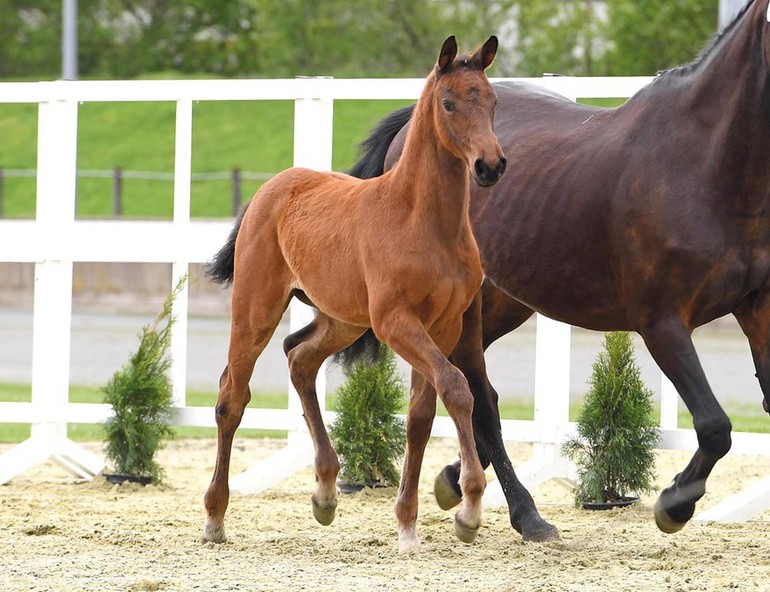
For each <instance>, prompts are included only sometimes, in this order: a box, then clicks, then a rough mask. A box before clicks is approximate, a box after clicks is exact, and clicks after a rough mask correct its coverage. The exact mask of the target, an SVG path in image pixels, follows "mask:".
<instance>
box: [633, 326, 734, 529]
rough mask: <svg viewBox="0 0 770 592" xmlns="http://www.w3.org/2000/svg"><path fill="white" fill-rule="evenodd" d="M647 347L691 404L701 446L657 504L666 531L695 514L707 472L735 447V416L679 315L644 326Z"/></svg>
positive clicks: (657, 516)
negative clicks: (712, 381) (728, 411)
mask: <svg viewBox="0 0 770 592" xmlns="http://www.w3.org/2000/svg"><path fill="white" fill-rule="evenodd" d="M639 333H640V335H641V336H642V338H643V339H644V342H645V344H646V345H647V349H649V351H650V354H652V357H653V359H654V360H655V362H656V363H657V364H658V366H659V367H660V369H661V370H662V371H663V373H664V374H665V375H666V376H668V377H669V379H671V382H672V383H673V384H674V386H675V387H676V390H677V391H678V392H679V394H680V396H681V397H682V400H683V401H684V403H685V405H686V406H687V408H688V409H689V410H690V413H691V414H692V418H693V425H694V427H695V432H696V434H697V436H698V449H697V450H696V451H695V454H694V455H693V457H692V459H691V460H690V462H689V464H688V465H687V467H686V468H685V469H684V470H683V471H682V472H681V473H679V474H678V475H677V476H676V477H674V482H673V484H672V485H671V486H669V487H667V488H666V489H664V490H663V491H662V492H661V494H660V497H659V498H658V502H657V503H656V504H655V522H656V523H657V524H658V528H660V529H661V530H662V531H663V532H668V533H672V532H676V531H678V530H679V529H681V528H682V527H683V526H684V525H685V524H686V523H687V521H688V520H689V519H690V518H692V515H693V514H694V512H695V502H697V501H698V500H699V499H700V498H701V497H703V494H704V493H705V492H706V478H707V477H708V476H709V474H710V473H711V470H712V469H713V468H714V465H715V464H716V462H717V461H718V460H719V459H720V458H722V457H723V456H724V455H725V454H727V452H728V451H729V450H730V445H731V444H732V440H731V438H730V431H731V430H732V426H731V424H730V419H729V418H728V417H727V415H726V414H725V412H724V411H723V410H722V408H721V407H720V406H719V403H718V402H717V400H716V398H715V397H714V393H713V392H712V391H711V387H710V386H709V384H708V382H707V381H706V375H705V374H704V373H703V368H702V367H701V365H700V361H699V360H698V356H697V354H696V352H695V347H694V346H693V343H692V339H691V337H690V332H689V330H688V329H687V327H685V325H684V323H683V322H682V320H681V319H680V318H678V317H670V318H667V319H662V320H657V321H652V322H648V323H646V324H645V325H643V326H642V327H640V329H639Z"/></svg>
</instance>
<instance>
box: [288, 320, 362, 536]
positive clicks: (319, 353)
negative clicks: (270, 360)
mask: <svg viewBox="0 0 770 592" xmlns="http://www.w3.org/2000/svg"><path fill="white" fill-rule="evenodd" d="M364 330H365V329H364V328H362V327H356V326H354V325H348V324H345V323H341V322H339V321H336V320H334V319H332V318H330V317H328V316H326V315H325V314H324V313H322V312H320V311H319V312H317V313H316V317H315V319H314V320H313V322H312V323H310V324H309V325H307V326H306V327H303V328H302V329H300V330H299V331H297V332H296V333H292V334H291V335H289V336H288V337H287V338H286V339H285V340H284V342H283V349H284V352H286V355H287V357H288V358H289V373H290V375H291V381H292V383H293V384H294V387H295V388H296V389H297V393H299V397H300V400H301V402H302V411H303V413H304V416H305V421H306V422H307V426H308V429H309V430H310V436H311V437H312V438H313V445H314V447H315V473H316V483H317V487H316V490H315V492H314V493H313V496H312V498H311V500H312V503H313V516H315V519H316V520H318V522H320V523H321V524H323V525H324V526H328V525H329V524H331V523H332V521H333V520H334V515H335V511H336V508H337V485H336V480H337V473H339V470H340V463H339V460H338V458H337V454H336V452H335V451H334V448H333V447H332V443H331V441H330V440H329V435H328V433H327V432H326V426H325V425H324V422H323V417H322V416H321V409H320V407H319V405H318V395H317V393H316V387H315V382H316V376H317V375H318V370H319V369H320V368H321V364H323V362H324V360H325V359H326V358H327V357H329V356H330V355H332V354H334V353H336V352H338V351H339V350H341V349H343V348H344V347H347V346H348V345H350V344H351V343H353V342H354V341H355V340H356V339H358V338H359V337H360V336H361V335H362V334H363V333H364Z"/></svg>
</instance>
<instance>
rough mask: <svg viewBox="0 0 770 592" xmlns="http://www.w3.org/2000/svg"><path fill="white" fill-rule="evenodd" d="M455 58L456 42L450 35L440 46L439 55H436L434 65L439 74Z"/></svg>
mask: <svg viewBox="0 0 770 592" xmlns="http://www.w3.org/2000/svg"><path fill="white" fill-rule="evenodd" d="M456 56H457V41H456V40H455V36H454V35H450V36H449V37H447V38H446V41H444V45H442V46H441V53H439V54H438V62H436V65H437V66H438V69H439V71H440V72H445V71H446V69H447V68H448V67H449V66H450V65H451V63H452V62H453V61H454V59H455V57H456Z"/></svg>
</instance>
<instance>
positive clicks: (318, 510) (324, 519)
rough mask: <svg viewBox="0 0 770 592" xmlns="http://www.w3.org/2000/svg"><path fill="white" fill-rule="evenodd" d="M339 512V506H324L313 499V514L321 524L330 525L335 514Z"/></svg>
mask: <svg viewBox="0 0 770 592" xmlns="http://www.w3.org/2000/svg"><path fill="white" fill-rule="evenodd" d="M336 513H337V506H336V505H334V506H329V507H322V506H320V505H319V504H318V503H316V501H315V500H313V516H314V517H315V519H316V520H317V521H318V523H319V524H322V525H323V526H329V525H330V524H331V523H332V522H334V516H335V515H336Z"/></svg>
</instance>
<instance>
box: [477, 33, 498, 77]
mask: <svg viewBox="0 0 770 592" xmlns="http://www.w3.org/2000/svg"><path fill="white" fill-rule="evenodd" d="M497 45H498V43H497V37H495V36H494V35H492V36H491V37H490V38H489V39H487V40H486V42H485V43H484V45H482V46H481V47H479V48H478V49H477V50H476V53H474V54H473V58H474V59H477V60H478V61H479V62H480V63H481V67H482V68H483V69H484V70H486V69H487V68H489V66H491V65H492V62H494V61H495V56H496V55H497Z"/></svg>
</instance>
